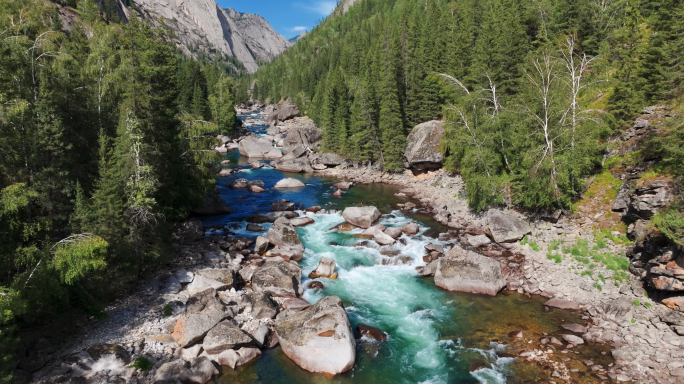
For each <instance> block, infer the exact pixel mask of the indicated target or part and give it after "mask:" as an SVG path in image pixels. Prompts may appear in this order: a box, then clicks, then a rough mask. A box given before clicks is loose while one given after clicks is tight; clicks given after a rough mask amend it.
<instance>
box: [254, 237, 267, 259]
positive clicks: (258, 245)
mask: <svg viewBox="0 0 684 384" xmlns="http://www.w3.org/2000/svg"><path fill="white" fill-rule="evenodd" d="M269 244H270V243H269V241H268V239H267V238H265V237H263V236H258V237H257V238H256V242H255V244H254V253H256V254H257V255H263V254H264V253H265V252H266V251H267V250H268V246H269Z"/></svg>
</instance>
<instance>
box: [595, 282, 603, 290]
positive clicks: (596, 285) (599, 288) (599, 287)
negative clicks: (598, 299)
mask: <svg viewBox="0 0 684 384" xmlns="http://www.w3.org/2000/svg"><path fill="white" fill-rule="evenodd" d="M594 288H596V289H598V290H599V291H603V286H602V285H601V284H599V283H598V282H596V283H594Z"/></svg>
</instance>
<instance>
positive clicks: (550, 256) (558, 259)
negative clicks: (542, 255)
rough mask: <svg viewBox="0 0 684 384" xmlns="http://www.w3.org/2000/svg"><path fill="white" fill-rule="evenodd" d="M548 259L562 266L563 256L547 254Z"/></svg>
mask: <svg viewBox="0 0 684 384" xmlns="http://www.w3.org/2000/svg"><path fill="white" fill-rule="evenodd" d="M546 258H547V259H549V260H553V261H555V262H556V264H560V263H561V261H563V256H561V255H554V254H551V253H549V254H547V255H546Z"/></svg>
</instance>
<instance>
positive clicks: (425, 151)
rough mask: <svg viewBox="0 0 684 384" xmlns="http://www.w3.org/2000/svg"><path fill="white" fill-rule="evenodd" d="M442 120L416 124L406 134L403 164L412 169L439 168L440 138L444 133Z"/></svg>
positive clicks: (440, 160) (441, 161)
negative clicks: (406, 143) (406, 142)
mask: <svg viewBox="0 0 684 384" xmlns="http://www.w3.org/2000/svg"><path fill="white" fill-rule="evenodd" d="M443 126H444V122H443V121H436V120H433V121H428V122H426V123H423V124H420V125H417V126H416V127H415V128H413V130H412V131H411V133H410V134H409V135H408V138H407V141H408V145H407V147H406V152H405V153H404V159H405V160H404V165H405V166H406V167H411V168H414V169H419V170H423V169H433V168H437V169H439V168H441V167H442V163H444V156H442V151H441V148H440V139H441V138H442V135H443V134H444V128H443Z"/></svg>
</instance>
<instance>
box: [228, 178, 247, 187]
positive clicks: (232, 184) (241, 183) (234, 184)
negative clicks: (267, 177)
mask: <svg viewBox="0 0 684 384" xmlns="http://www.w3.org/2000/svg"><path fill="white" fill-rule="evenodd" d="M228 187H230V188H233V189H244V188H248V187H249V180H247V179H235V180H233V181H231V182H230V183H228Z"/></svg>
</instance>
